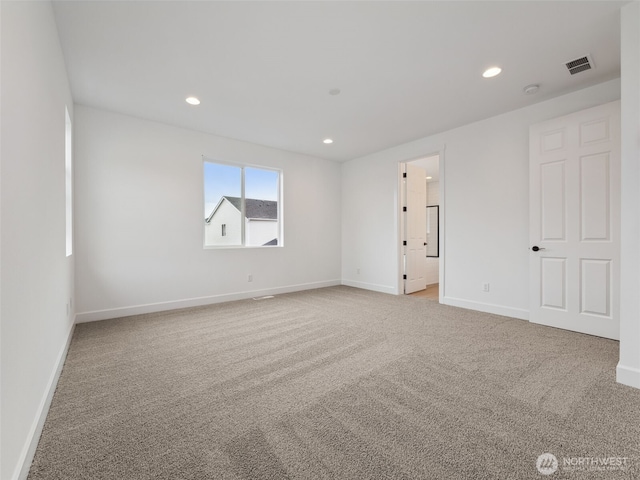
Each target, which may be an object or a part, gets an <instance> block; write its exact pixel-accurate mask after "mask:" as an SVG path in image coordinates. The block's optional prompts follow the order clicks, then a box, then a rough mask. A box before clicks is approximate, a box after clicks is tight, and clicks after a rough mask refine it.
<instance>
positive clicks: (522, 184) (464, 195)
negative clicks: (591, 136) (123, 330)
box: [342, 80, 620, 318]
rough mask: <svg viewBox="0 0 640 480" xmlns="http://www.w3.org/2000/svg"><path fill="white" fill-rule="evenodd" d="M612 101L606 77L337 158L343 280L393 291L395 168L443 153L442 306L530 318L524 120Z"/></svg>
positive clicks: (612, 86)
mask: <svg viewBox="0 0 640 480" xmlns="http://www.w3.org/2000/svg"><path fill="white" fill-rule="evenodd" d="M618 98H620V82H619V80H612V81H609V82H605V83H602V84H599V85H596V86H593V87H590V88H587V89H584V90H580V91H577V92H574V93H571V94H568V95H564V96H561V97H557V98H554V99H551V100H548V101H545V102H541V103H538V104H535V105H533V106H530V107H526V108H523V109H519V110H516V111H513V112H509V113H506V114H503V115H499V116H496V117H492V118H489V119H486V120H483V121H480V122H477V123H473V124H470V125H466V126H463V127H460V128H456V129H454V130H450V131H448V132H444V133H441V134H438V135H433V136H430V137H426V138H422V139H420V140H416V141H414V142H410V143H406V144H404V145H400V146H397V147H394V148H391V149H388V150H385V151H382V152H378V153H375V154H372V155H368V156H365V157H362V158H359V159H355V160H352V161H350V162H346V163H344V164H343V169H342V171H343V184H342V202H343V210H342V212H343V213H342V278H343V282H344V283H345V284H348V285H357V286H360V287H363V288H369V289H373V290H378V291H384V292H389V293H398V292H399V289H398V287H399V284H400V280H399V254H398V252H399V249H398V238H399V237H398V233H397V232H398V230H397V229H398V213H399V212H398V208H397V191H398V178H397V175H398V174H397V171H398V166H397V164H398V162H400V161H403V160H411V159H415V158H420V157H424V156H425V155H426V154H431V153H434V152H438V151H441V150H443V149H444V169H441V171H440V175H441V177H440V184H441V185H440V187H441V191H442V192H443V193H444V198H442V199H441V200H442V202H441V203H443V204H444V210H442V209H441V212H440V214H441V215H444V219H445V228H444V235H445V242H444V245H441V251H442V249H443V248H444V265H445V273H444V274H445V279H444V285H442V284H441V285H440V288H441V290H442V288H444V302H445V303H448V304H451V305H458V306H462V307H468V308H474V309H477V310H483V311H489V312H495V313H500V314H504V315H510V316H514V317H518V318H528V309H529V296H528V291H529V280H528V278H529V270H528V268H529V263H528V259H529V257H528V255H529V251H528V247H529V245H528V241H529V240H528V232H529V220H528V217H529V211H528V205H529V186H528V161H529V160H528V159H529V151H528V135H529V125H531V124H533V123H537V122H541V121H543V120H547V119H551V118H555V117H558V116H561V115H565V114H568V113H571V112H575V111H579V110H582V109H584V108H588V107H592V106H595V105H599V104H602V103H605V102H609V101H613V100H616V99H618ZM443 182H444V185H442V184H443ZM358 268H359V269H360V274H357V269H358ZM484 282H489V283H490V284H491V290H490V292H483V291H482V288H481V287H482V283H484Z"/></svg>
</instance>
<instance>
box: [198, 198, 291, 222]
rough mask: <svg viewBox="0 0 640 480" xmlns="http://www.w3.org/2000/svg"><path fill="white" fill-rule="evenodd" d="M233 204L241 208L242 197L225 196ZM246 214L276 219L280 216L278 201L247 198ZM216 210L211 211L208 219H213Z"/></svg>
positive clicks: (256, 217)
mask: <svg viewBox="0 0 640 480" xmlns="http://www.w3.org/2000/svg"><path fill="white" fill-rule="evenodd" d="M222 198H226V199H227V200H228V201H229V202H230V203H231V205H233V206H234V207H236V208H237V209H238V210H240V209H241V205H240V197H229V196H226V195H225V196H224V197H222ZM244 209H245V211H244V215H245V217H247V218H250V219H251V218H255V219H264V220H276V219H277V218H278V202H276V201H274V200H259V199H257V198H245V200H244ZM214 213H215V210H214V211H213V212H212V213H211V215H210V216H209V218H208V219H207V221H210V220H211V217H213V214H214Z"/></svg>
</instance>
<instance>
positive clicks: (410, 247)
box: [404, 163, 427, 293]
mask: <svg viewBox="0 0 640 480" xmlns="http://www.w3.org/2000/svg"><path fill="white" fill-rule="evenodd" d="M405 166H406V173H407V177H406V187H405V191H406V203H405V205H406V208H407V211H406V214H405V220H406V222H405V231H406V233H405V238H406V242H407V245H406V246H405V251H404V255H405V274H406V281H405V283H404V293H413V292H417V291H418V290H424V289H425V288H427V278H426V274H427V246H426V245H427V217H426V213H425V211H426V205H427V183H426V179H425V177H426V173H425V170H424V169H423V168H421V167H417V166H415V165H411V164H408V163H407V164H405Z"/></svg>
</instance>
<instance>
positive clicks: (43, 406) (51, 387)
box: [12, 323, 75, 480]
mask: <svg viewBox="0 0 640 480" xmlns="http://www.w3.org/2000/svg"><path fill="white" fill-rule="evenodd" d="M74 328H75V323H74V324H72V325H71V328H70V329H69V333H68V335H67V341H66V342H65V344H64V346H63V347H62V349H61V350H60V353H59V354H58V358H57V359H56V363H55V368H54V369H53V372H51V377H50V378H49V383H48V384H47V388H46V390H45V392H44V396H43V397H42V400H41V401H40V405H39V406H38V411H37V412H36V416H35V418H34V420H33V423H32V425H31V429H30V430H29V435H28V436H27V441H26V442H25V444H24V447H23V449H22V453H21V454H20V458H19V460H18V465H17V466H16V471H15V472H14V474H13V477H12V478H14V479H17V480H26V478H27V476H28V475H29V469H30V468H31V462H33V457H34V455H35V454H36V448H38V442H39V441H40V435H41V434H42V429H43V428H44V422H45V420H46V419H47V414H48V413H49V407H51V401H52V400H53V394H54V393H55V391H56V387H57V386H58V380H59V379H60V374H61V373H62V367H63V366H64V361H65V359H66V358H67V352H69V345H71V338H73V330H74Z"/></svg>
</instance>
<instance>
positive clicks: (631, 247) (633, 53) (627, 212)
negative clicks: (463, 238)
mask: <svg viewBox="0 0 640 480" xmlns="http://www.w3.org/2000/svg"><path fill="white" fill-rule="evenodd" d="M621 29H622V41H621V50H622V52H621V53H622V102H621V103H622V112H621V115H622V218H621V220H622V235H621V237H622V245H621V272H620V276H621V286H622V288H621V292H620V362H619V364H618V368H617V378H618V381H619V382H621V383H624V384H626V385H632V386H634V387H636V388H640V295H638V294H639V293H640V3H639V2H637V1H636V2H634V3H631V4H629V5H626V6H624V7H623V8H622V10H621Z"/></svg>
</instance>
